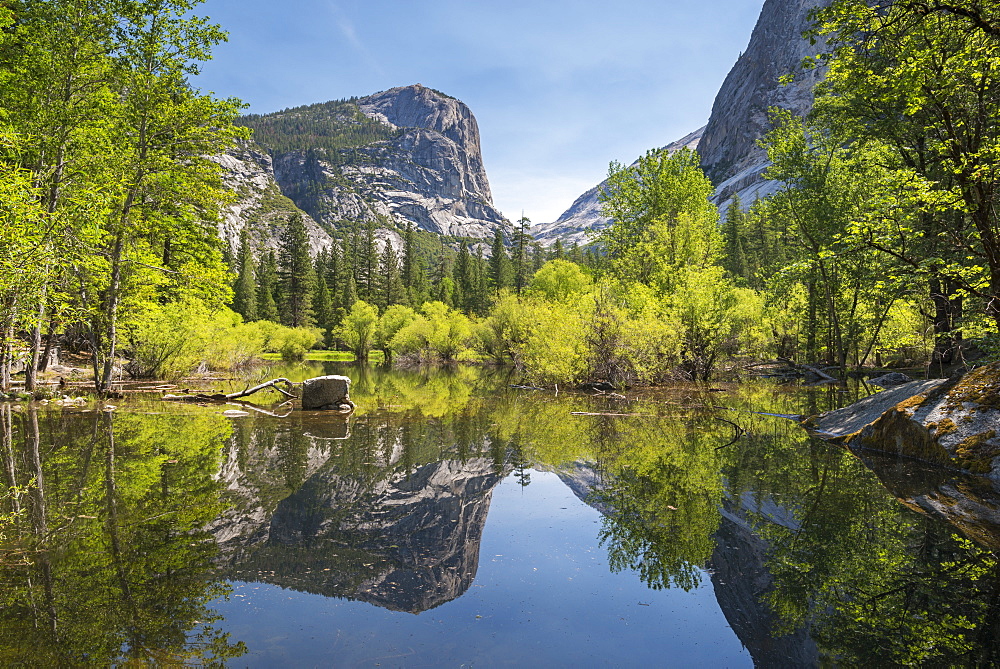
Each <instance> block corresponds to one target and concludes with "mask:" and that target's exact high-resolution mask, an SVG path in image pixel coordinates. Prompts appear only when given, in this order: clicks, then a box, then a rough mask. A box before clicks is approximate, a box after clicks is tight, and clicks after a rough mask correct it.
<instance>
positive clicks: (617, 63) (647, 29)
mask: <svg viewBox="0 0 1000 669" xmlns="http://www.w3.org/2000/svg"><path fill="white" fill-rule="evenodd" d="M761 4H762V2H761V0H718V1H714V2H691V0H683V1H681V0H658V1H657V0H618V2H614V3H610V2H606V1H605V2H596V1H592V0H533V1H521V0H504V1H502V2H499V1H494V2H486V1H478V0H464V1H461V0H409V1H403V0H367V1H364V0H286V1H285V2H274V1H273V0H270V1H268V0H207V1H206V2H205V3H204V4H202V5H200V6H199V7H198V8H197V9H196V13H197V14H198V15H201V16H209V17H211V18H212V19H213V20H214V21H215V22H216V23H219V24H221V25H222V27H223V28H225V29H226V30H228V31H229V34H230V36H229V41H228V42H227V43H225V44H221V45H219V46H218V47H216V49H215V52H214V59H213V60H212V61H211V62H209V63H206V64H205V66H204V67H203V72H202V74H201V76H200V77H199V79H198V80H197V81H196V84H197V85H198V86H200V87H201V88H202V90H204V91H213V92H215V93H216V94H217V95H219V96H223V97H229V96H235V97H239V98H242V99H243V100H244V101H245V102H247V103H248V104H249V105H250V111H252V112H256V113H267V112H272V111H277V110H279V109H284V108H287V107H294V106H298V105H303V104H310V103H313V102H324V101H327V100H333V99H340V98H345V97H351V96H359V97H360V96H365V95H369V94H371V93H376V92H378V91H382V90H385V89H387V88H392V87H394V86H404V85H408V84H415V83H420V84H423V85H425V86H429V87H431V88H436V89H438V90H441V91H444V92H445V93H447V94H449V95H451V96H454V97H456V98H458V99H460V100H462V101H463V102H465V103H466V104H467V105H469V107H470V108H471V109H472V112H473V113H474V114H475V116H476V119H477V121H478V122H479V130H480V133H481V135H482V149H483V159H484V161H485V163H486V170H487V173H488V175H489V178H490V184H491V187H492V189H493V199H494V202H495V203H496V205H497V206H498V207H499V208H500V209H501V211H503V213H504V214H505V215H506V216H507V217H508V218H511V219H514V218H517V217H519V216H520V215H521V211H522V210H523V211H524V213H525V215H526V216H528V217H529V218H530V219H531V220H532V221H534V222H535V223H544V222H548V221H551V220H555V218H556V217H558V216H559V214H561V213H562V211H563V210H565V209H566V208H567V207H569V205H570V204H571V203H572V202H573V200H574V199H575V198H576V197H577V196H578V195H580V194H581V193H583V192H584V191H585V190H587V189H588V188H591V187H592V186H594V185H595V184H597V183H598V182H600V181H601V180H602V179H603V178H604V177H605V176H606V174H607V170H608V163H609V162H610V161H612V160H618V161H621V162H626V163H627V162H631V161H632V160H634V159H635V158H637V157H638V156H639V155H641V154H642V153H643V152H645V151H646V150H647V149H650V148H654V147H657V146H663V145H665V144H668V143H669V142H672V141H674V140H675V139H679V138H680V137H682V136H684V135H686V134H687V133H689V132H691V131H692V130H695V129H697V128H699V127H700V126H702V125H704V123H705V122H706V121H707V120H708V116H709V113H710V112H711V108H712V102H713V100H714V97H715V93H716V91H717V90H718V88H719V86H720V85H721V84H722V80H723V79H724V78H725V76H726V74H727V73H728V72H729V69H730V68H731V67H732V65H733V63H734V62H735V61H736V58H737V57H738V56H739V54H740V53H741V52H742V51H743V50H744V49H745V48H746V45H747V42H748V41H749V39H750V32H751V30H752V29H753V25H754V22H755V21H756V20H757V16H758V14H759V13H760V7H761Z"/></svg>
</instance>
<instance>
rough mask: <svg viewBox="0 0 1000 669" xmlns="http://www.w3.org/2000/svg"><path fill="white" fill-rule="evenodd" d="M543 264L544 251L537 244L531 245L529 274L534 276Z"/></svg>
mask: <svg viewBox="0 0 1000 669" xmlns="http://www.w3.org/2000/svg"><path fill="white" fill-rule="evenodd" d="M544 264H545V249H543V248H542V245H541V244H539V243H538V242H535V243H534V244H532V245H531V273H532V274H534V273H535V272H537V271H538V270H540V269H541V268H542V265H544Z"/></svg>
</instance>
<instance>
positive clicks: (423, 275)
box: [405, 255, 430, 309]
mask: <svg viewBox="0 0 1000 669" xmlns="http://www.w3.org/2000/svg"><path fill="white" fill-rule="evenodd" d="M412 272H413V279H412V280H411V281H407V282H406V284H405V285H406V294H407V299H408V300H409V303H410V306H411V307H413V308H414V309H416V308H418V307H420V305H422V304H423V303H424V302H426V301H427V300H428V299H429V298H430V290H429V288H428V286H427V269H426V267H425V266H424V259H423V257H421V256H419V255H418V256H416V257H415V258H414V259H413V269H412Z"/></svg>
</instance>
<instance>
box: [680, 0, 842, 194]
mask: <svg viewBox="0 0 1000 669" xmlns="http://www.w3.org/2000/svg"><path fill="white" fill-rule="evenodd" d="M828 4H830V0H765V2H764V7H763V8H762V9H761V12H760V17H759V18H758V19H757V24H756V26H754V30H753V33H752V34H751V35H750V43H749V45H748V46H747V49H746V51H745V52H744V53H743V54H742V55H741V56H740V57H739V60H737V61H736V64H735V65H734V66H733V69H732V70H730V71H729V75H728V76H727V77H726V79H725V81H724V82H723V84H722V87H721V88H720V89H719V92H718V94H717V95H716V97H715V103H714V104H713V106H712V115H711V117H710V118H709V121H708V125H707V126H706V128H705V136H704V137H703V138H702V141H701V143H700V144H699V146H698V152H699V153H700V154H701V162H702V167H703V168H704V169H705V173H706V174H707V175H708V177H709V178H710V179H711V180H712V183H714V184H715V186H716V189H717V190H716V195H715V200H716V203H717V204H719V205H722V208H723V209H724V208H725V205H726V204H727V201H728V200H730V199H731V198H732V196H733V195H735V194H739V196H740V199H741V200H742V201H743V202H744V203H746V204H749V203H751V202H753V200H754V198H755V197H757V196H760V197H764V196H766V195H770V194H772V193H774V192H776V191H777V189H778V184H776V183H774V182H767V181H765V180H764V179H762V178H761V174H762V173H763V172H764V170H766V169H767V166H768V164H769V163H768V160H767V152H766V151H765V150H764V149H762V148H761V147H759V146H757V140H758V139H760V138H761V137H763V136H764V135H765V134H766V133H767V132H768V131H769V130H770V121H769V119H768V114H767V110H768V109H769V108H770V107H775V106H776V107H782V108H785V109H791V110H792V111H793V112H795V113H796V114H806V113H808V112H809V110H810V109H811V108H812V99H813V98H812V91H813V87H814V86H815V85H816V83H817V81H819V79H820V78H821V76H822V72H821V71H819V70H811V71H803V70H802V69H801V67H800V64H801V62H802V59H803V58H805V57H807V56H811V55H815V54H816V53H817V52H818V50H819V48H820V47H819V46H817V45H810V43H809V41H808V40H806V39H803V37H802V33H803V32H804V31H805V30H807V29H808V28H809V25H810V23H809V12H810V11H812V10H813V9H815V8H817V7H823V6H826V5H828ZM791 73H795V81H794V83H792V84H788V85H782V84H780V83H779V78H780V77H782V76H783V75H786V74H791Z"/></svg>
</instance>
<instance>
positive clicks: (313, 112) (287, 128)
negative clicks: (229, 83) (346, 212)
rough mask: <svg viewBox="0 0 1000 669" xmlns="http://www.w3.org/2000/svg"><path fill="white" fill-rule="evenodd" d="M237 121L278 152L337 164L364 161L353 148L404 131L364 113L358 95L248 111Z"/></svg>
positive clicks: (263, 144)
mask: <svg viewBox="0 0 1000 669" xmlns="http://www.w3.org/2000/svg"><path fill="white" fill-rule="evenodd" d="M236 123H238V124H239V125H242V126H245V127H247V128H250V129H252V130H253V137H254V140H255V141H256V142H257V143H258V144H260V145H262V146H265V147H267V148H268V149H269V150H271V151H272V152H274V153H290V152H293V151H298V152H302V153H305V154H308V155H309V156H311V157H313V159H315V158H320V159H322V160H325V161H327V162H331V163H333V164H343V163H346V162H358V161H363V160H365V158H363V157H362V156H360V155H358V154H356V153H355V152H354V151H352V150H353V149H360V148H362V147H366V146H369V145H371V144H375V143H377V142H383V141H385V140H389V139H393V138H395V137H398V136H399V135H400V133H401V132H402V131H401V130H397V129H394V128H390V127H389V126H387V125H385V124H384V123H381V122H379V121H376V120H374V119H371V118H369V117H368V116H365V115H364V114H362V113H361V110H359V109H358V106H357V104H356V103H355V100H354V99H346V100H334V101H332V102H322V103H319V104H313V105H307V106H303V107H295V108H292V109H285V110H283V111H280V112H275V113H273V114H264V115H260V114H248V115H246V116H241V117H240V118H238V119H237V120H236Z"/></svg>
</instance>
